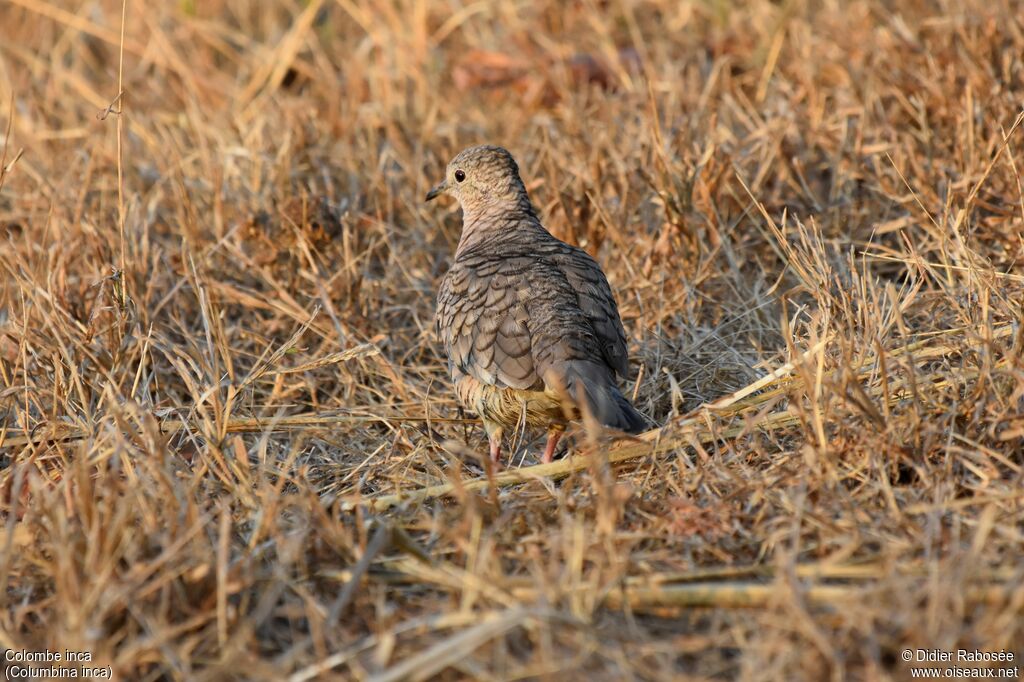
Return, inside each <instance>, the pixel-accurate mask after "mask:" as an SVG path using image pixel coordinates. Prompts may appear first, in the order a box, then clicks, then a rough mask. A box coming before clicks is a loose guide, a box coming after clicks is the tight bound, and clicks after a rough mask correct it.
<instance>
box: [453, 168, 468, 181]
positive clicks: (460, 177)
mask: <svg viewBox="0 0 1024 682" xmlns="http://www.w3.org/2000/svg"><path fill="white" fill-rule="evenodd" d="M465 179H466V173H465V171H461V170H457V171H455V182H462V181H463V180H465Z"/></svg>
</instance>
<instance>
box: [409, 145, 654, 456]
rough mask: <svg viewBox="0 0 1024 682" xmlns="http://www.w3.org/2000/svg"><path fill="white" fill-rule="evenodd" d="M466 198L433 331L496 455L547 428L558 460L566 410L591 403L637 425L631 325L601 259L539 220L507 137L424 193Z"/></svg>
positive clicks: (475, 152) (476, 150)
mask: <svg viewBox="0 0 1024 682" xmlns="http://www.w3.org/2000/svg"><path fill="white" fill-rule="evenodd" d="M441 194H450V195H452V196H454V197H455V198H456V199H458V200H459V203H460V204H462V237H461V239H460V240H459V245H458V248H457V249H456V251H455V262H454V263H453V264H452V267H451V269H450V270H449V271H448V274H447V275H445V278H444V281H443V282H442V283H441V288H440V290H439V291H438V294H437V330H438V333H439V335H440V337H441V340H442V341H443V342H444V346H445V350H446V351H447V353H448V371H449V373H450V374H451V377H452V380H453V382H454V383H455V389H456V392H457V394H458V397H459V400H460V401H461V402H462V403H463V404H464V405H465V406H466V407H468V408H470V409H472V410H474V411H476V412H477V413H478V414H479V415H480V417H481V418H482V419H483V422H484V427H485V428H486V429H487V436H488V439H489V440H490V449H491V458H492V459H493V460H494V461H495V462H497V460H498V458H499V457H500V454H501V444H502V435H503V431H504V429H506V428H513V427H515V426H516V425H517V424H519V423H521V422H525V423H526V424H528V425H530V426H544V427H547V428H548V441H547V447H546V448H545V450H544V461H545V462H549V461H551V457H552V455H553V454H554V451H555V445H556V444H557V442H558V439H559V437H560V436H561V434H562V431H564V429H565V424H566V422H567V420H569V419H574V418H578V417H580V416H581V413H583V412H589V413H590V414H591V415H592V416H593V417H595V418H596V419H597V420H598V421H600V422H601V423H602V424H604V425H605V426H608V427H612V428H615V429H620V430H622V431H628V432H630V433H637V432H639V431H642V430H643V429H644V427H645V426H646V422H645V419H644V418H643V417H642V416H641V415H640V413H638V412H637V411H636V409H635V408H634V407H633V406H632V405H631V404H630V403H629V401H628V400H627V399H626V398H625V397H623V395H622V393H620V392H619V389H618V387H617V386H616V383H615V375H616V374H619V375H621V376H622V377H626V376H627V375H628V372H629V364H628V362H627V357H626V334H625V332H624V331H623V329H622V322H621V320H619V311H618V308H617V307H616V305H615V298H614V297H613V296H612V292H611V289H610V288H609V286H608V280H607V279H605V276H604V273H603V272H601V267H600V266H599V265H598V264H597V262H595V261H594V259H593V258H591V257H590V256H589V255H588V254H587V253H586V252H584V251H582V250H580V249H578V248H576V247H575V246H570V245H569V244H566V243H564V242H562V241H559V240H558V239H556V238H555V237H553V236H552V235H551V233H549V232H548V231H547V230H546V229H544V226H543V225H541V223H540V219H539V218H538V217H537V212H536V211H535V210H534V208H533V205H532V204H531V203H530V198H529V196H528V195H527V193H526V187H525V186H524V185H523V181H522V180H521V179H520V178H519V167H518V166H517V165H516V162H515V160H513V158H512V155H511V154H509V153H508V152H507V151H506V150H504V149H502V148H501V147H492V146H481V147H471V148H469V149H466V150H464V151H463V152H461V153H460V154H459V155H458V156H456V157H455V158H454V159H452V161H451V163H449V164H448V168H447V170H446V172H445V180H444V182H442V183H441V184H439V185H438V186H437V187H435V188H434V189H432V190H430V193H429V194H427V201H430V200H431V199H433V198H435V197H437V196H439V195H441Z"/></svg>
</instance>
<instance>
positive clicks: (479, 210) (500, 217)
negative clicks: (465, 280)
mask: <svg viewBox="0 0 1024 682" xmlns="http://www.w3.org/2000/svg"><path fill="white" fill-rule="evenodd" d="M545 235H547V236H550V235H549V234H548V231H547V230H545V229H544V226H543V225H541V222H540V218H538V217H537V211H535V210H534V208H533V204H531V203H530V200H529V198H526V197H523V198H522V199H521V200H518V201H516V202H514V203H512V202H510V203H505V204H496V205H478V206H474V207H473V208H472V209H471V210H467V209H466V208H465V207H464V208H463V211H462V236H461V238H460V239H459V246H458V248H457V249H456V250H455V255H456V257H458V255H459V254H460V253H463V252H465V251H467V250H469V249H471V248H473V247H474V246H476V245H477V244H480V243H481V242H484V241H490V242H496V243H502V242H506V241H508V240H512V241H519V240H526V241H531V242H532V241H533V240H534V239H536V238H538V237H542V236H545Z"/></svg>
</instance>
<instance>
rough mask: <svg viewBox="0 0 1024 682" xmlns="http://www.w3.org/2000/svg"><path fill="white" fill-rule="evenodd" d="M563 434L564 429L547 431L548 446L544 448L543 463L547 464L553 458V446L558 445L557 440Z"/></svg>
mask: <svg viewBox="0 0 1024 682" xmlns="http://www.w3.org/2000/svg"><path fill="white" fill-rule="evenodd" d="M563 433H565V429H551V430H550V431H548V444H547V445H546V446H545V447H544V457H543V458H542V460H543V462H544V463H545V464H547V463H548V462H550V461H551V459H552V458H553V457H554V456H555V446H557V445H558V439H559V438H561V437H562V434H563Z"/></svg>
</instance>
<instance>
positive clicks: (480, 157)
mask: <svg viewBox="0 0 1024 682" xmlns="http://www.w3.org/2000/svg"><path fill="white" fill-rule="evenodd" d="M442 194H450V195H451V196H453V197H455V198H456V199H458V200H459V203H460V204H461V205H462V211H463V213H464V215H465V216H466V217H467V218H469V217H470V216H474V215H479V214H487V213H493V212H497V211H511V210H515V209H527V210H532V209H531V208H530V200H529V198H528V197H527V194H526V187H525V186H524V185H523V181H522V180H521V179H520V178H519V166H517V165H516V162H515V159H513V158H512V155H511V154H509V153H508V151H507V150H506V149H503V148H501V147H495V146H492V145H481V146H479V147H470V148H469V149H464V150H462V151H461V152H459V153H458V155H456V157H455V158H454V159H452V160H451V162H450V163H449V164H448V168H447V169H445V174H444V181H443V182H441V184H439V185H438V186H437V187H435V188H434V189H432V190H430V192H428V193H427V201H430V200H431V199H433V198H435V197H438V196H440V195H442Z"/></svg>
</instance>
